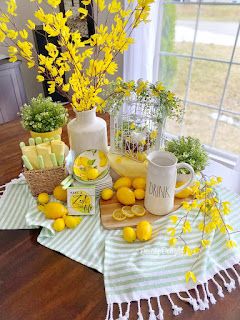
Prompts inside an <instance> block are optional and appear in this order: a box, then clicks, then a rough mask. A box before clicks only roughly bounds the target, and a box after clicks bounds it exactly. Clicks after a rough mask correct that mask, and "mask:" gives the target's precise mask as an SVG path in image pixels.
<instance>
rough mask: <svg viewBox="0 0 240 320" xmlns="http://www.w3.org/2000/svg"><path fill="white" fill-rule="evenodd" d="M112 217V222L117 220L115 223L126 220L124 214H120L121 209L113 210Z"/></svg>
mask: <svg viewBox="0 0 240 320" xmlns="http://www.w3.org/2000/svg"><path fill="white" fill-rule="evenodd" d="M112 217H113V219H114V220H117V221H123V220H125V219H126V218H127V217H126V216H125V214H124V213H123V212H122V209H115V210H114V211H113V214H112Z"/></svg>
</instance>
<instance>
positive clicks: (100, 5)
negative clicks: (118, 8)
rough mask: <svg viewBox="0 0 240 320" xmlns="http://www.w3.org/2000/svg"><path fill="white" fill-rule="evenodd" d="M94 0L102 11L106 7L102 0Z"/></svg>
mask: <svg viewBox="0 0 240 320" xmlns="http://www.w3.org/2000/svg"><path fill="white" fill-rule="evenodd" d="M94 1H95V2H96V4H97V6H98V8H99V10H100V11H103V10H104V9H105V8H106V6H105V1H104V0H94Z"/></svg>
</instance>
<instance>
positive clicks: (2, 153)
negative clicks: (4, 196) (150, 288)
mask: <svg viewBox="0 0 240 320" xmlns="http://www.w3.org/2000/svg"><path fill="white" fill-rule="evenodd" d="M28 138H29V134H28V132H26V131H24V130H23V129H22V127H21V125H20V122H19V120H15V121H12V122H9V123H6V124H3V125H1V126H0V185H2V184H4V183H6V182H8V181H9V180H11V179H13V178H16V177H17V176H18V174H19V173H20V172H21V170H22V163H21V153H20V149H19V146H18V145H19V141H25V142H27V140H28ZM63 140H64V141H65V142H66V143H68V138H67V132H66V128H64V131H63ZM38 234H39V230H25V231H23V230H15V231H14V230H12V231H11V230H6V231H0V320H98V319H99V320H100V319H101V320H104V319H105V316H106V310H107V304H106V299H105V292H104V281H103V275H102V274H100V273H98V272H96V271H95V270H92V269H90V268H88V267H86V266H84V265H82V264H80V263H77V262H76V261H73V260H71V259H69V258H67V257H65V256H63V255H61V254H60V253H58V252H55V251H52V250H50V249H47V248H45V247H43V246H41V245H40V244H38V243H37V236H38ZM210 288H211V291H212V292H213V293H215V297H216V298H217V300H218V302H217V304H216V305H212V306H210V309H209V310H206V311H197V312H194V311H193V310H192V307H191V306H189V305H188V304H187V303H184V302H179V300H178V299H174V300H175V302H176V303H177V304H178V305H179V306H182V307H183V309H184V310H183V312H182V314H181V315H179V316H178V317H175V316H173V314H172V310H171V307H170V303H169V302H168V300H167V299H166V298H165V297H164V298H162V299H161V301H162V305H163V308H164V316H165V320H173V319H179V320H189V319H193V320H205V319H211V320H240V302H239V301H240V290H239V288H237V289H236V290H235V291H233V292H232V293H227V291H226V290H224V293H225V298H224V299H221V298H220V297H218V296H217V294H216V290H215V287H214V286H210ZM152 305H153V307H154V308H155V310H157V306H156V303H155V301H153V303H152ZM142 309H143V315H144V319H146V320H147V319H148V318H149V315H148V308H147V305H146V304H145V302H143V303H142ZM114 313H115V319H116V318H117V317H118V313H117V312H114ZM135 319H137V306H136V303H132V304H131V314H130V320H135Z"/></svg>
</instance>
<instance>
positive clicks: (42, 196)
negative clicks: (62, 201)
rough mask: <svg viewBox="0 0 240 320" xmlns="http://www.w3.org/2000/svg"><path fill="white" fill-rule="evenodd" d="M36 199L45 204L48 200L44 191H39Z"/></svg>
mask: <svg viewBox="0 0 240 320" xmlns="http://www.w3.org/2000/svg"><path fill="white" fill-rule="evenodd" d="M37 200H38V203H40V204H46V203H48V201H49V195H48V194H47V193H46V192H43V193H40V194H39V195H38V198H37Z"/></svg>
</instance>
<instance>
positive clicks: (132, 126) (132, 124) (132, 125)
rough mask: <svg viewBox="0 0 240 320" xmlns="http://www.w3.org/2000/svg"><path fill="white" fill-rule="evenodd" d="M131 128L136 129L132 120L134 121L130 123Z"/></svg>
mask: <svg viewBox="0 0 240 320" xmlns="http://www.w3.org/2000/svg"><path fill="white" fill-rule="evenodd" d="M129 128H130V129H131V130H134V129H135V128H136V126H135V123H134V122H132V123H131V124H130V126H129Z"/></svg>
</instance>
